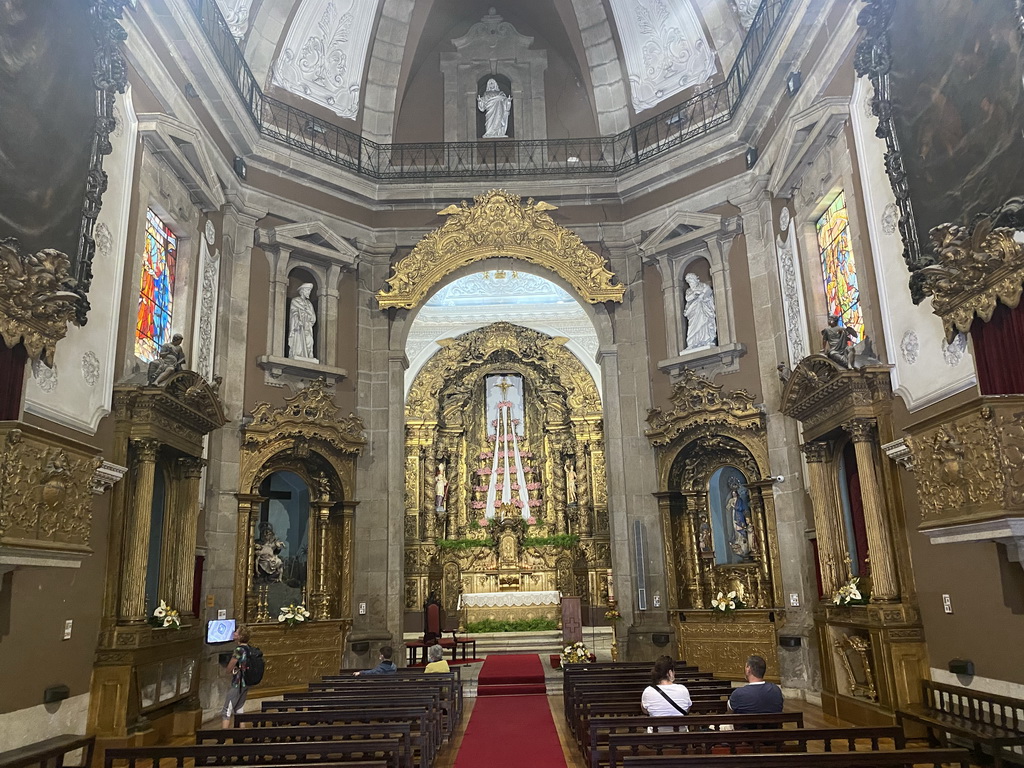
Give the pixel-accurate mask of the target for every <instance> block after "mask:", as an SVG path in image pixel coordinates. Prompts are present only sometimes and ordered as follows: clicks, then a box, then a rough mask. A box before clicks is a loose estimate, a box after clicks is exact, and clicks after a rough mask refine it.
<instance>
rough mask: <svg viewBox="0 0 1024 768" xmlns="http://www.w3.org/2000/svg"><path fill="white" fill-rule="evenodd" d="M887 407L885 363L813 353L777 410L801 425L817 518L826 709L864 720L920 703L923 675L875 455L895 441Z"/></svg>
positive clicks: (886, 719)
mask: <svg viewBox="0 0 1024 768" xmlns="http://www.w3.org/2000/svg"><path fill="white" fill-rule="evenodd" d="M891 403H892V389H891V384H890V380H889V368H888V366H885V365H878V364H868V365H864V366H861V367H859V368H856V367H855V368H845V367H842V366H840V365H838V364H837V363H836V362H834V361H833V360H831V359H829V358H828V357H825V356H824V355H810V356H808V357H806V358H804V359H803V360H801V361H800V362H799V364H798V365H797V366H796V368H795V369H794V370H793V371H792V373H787V374H785V384H784V388H783V394H782V411H783V413H785V414H786V415H787V416H790V417H792V418H795V419H797V420H799V421H800V422H801V424H802V425H803V437H804V443H803V446H802V449H803V452H804V456H805V460H806V463H807V475H808V482H809V490H810V497H811V507H812V510H813V514H814V529H815V540H814V541H815V546H816V551H817V559H818V575H819V579H820V585H821V599H820V601H819V603H818V605H817V606H816V608H815V611H814V622H815V633H816V636H817V640H818V653H819V656H820V658H821V671H822V693H821V698H822V706H823V708H824V709H825V711H826V712H827V713H828V714H830V715H833V716H835V717H839V718H842V719H844V720H848V721H850V722H854V723H859V724H865V725H867V724H882V723H886V724H888V723H892V722H894V720H895V714H894V713H895V711H896V709H897V708H899V707H900V706H903V705H905V704H909V703H913V702H916V701H919V700H920V681H921V679H922V678H923V677H927V674H928V663H927V655H926V648H925V644H924V632H923V628H922V625H921V618H920V612H919V611H918V608H917V600H916V596H915V593H914V585H913V581H912V579H911V577H910V573H911V569H910V551H909V545H908V543H907V533H906V529H905V524H904V519H905V516H904V513H903V508H902V503H901V498H902V495H901V493H900V488H899V479H898V477H897V475H896V467H895V465H894V464H892V462H889V461H885V460H883V455H882V452H881V446H882V445H883V444H886V443H889V442H891V441H892V440H893V439H894V438H893V427H892V417H891V412H890V409H891ZM851 467H855V468H856V481H855V482H854V481H852V479H851V478H852V474H851V471H850V468H851ZM854 496H855V497H856V498H857V499H859V502H857V503H854V502H852V501H851V499H852V498H853V497H854ZM852 506H856V507H858V509H859V511H858V512H857V519H858V520H859V521H860V522H856V521H855V522H854V523H853V524H851V514H850V510H851V507H852ZM853 528H860V529H862V531H863V533H862V536H860V537H859V538H860V540H858V536H857V535H855V533H856V532H855V531H853V530H852V529H853ZM865 548H866V551H863V552H862V551H860V550H861V549H865ZM854 577H856V578H857V579H858V582H857V585H858V587H859V593H860V594H861V596H862V599H861V600H854V601H853V602H851V603H843V601H842V598H841V596H839V590H840V588H841V587H843V586H844V585H845V584H848V583H849V582H850V580H851V579H852V578H854Z"/></svg>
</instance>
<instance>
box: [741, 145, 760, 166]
mask: <svg viewBox="0 0 1024 768" xmlns="http://www.w3.org/2000/svg"><path fill="white" fill-rule="evenodd" d="M744 157H745V158H746V160H747V170H748V171H749V170H750V169H752V168H753V167H754V164H755V163H757V147H747V154H746V155H744Z"/></svg>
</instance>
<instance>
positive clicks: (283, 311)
mask: <svg viewBox="0 0 1024 768" xmlns="http://www.w3.org/2000/svg"><path fill="white" fill-rule="evenodd" d="M291 253H292V252H291V250H290V249H288V248H285V247H283V246H277V247H276V248H275V249H274V250H268V251H267V257H268V258H269V259H270V295H271V296H273V304H272V305H271V307H270V319H269V322H270V327H269V328H268V329H267V338H268V339H269V340H270V353H271V354H272V355H278V356H280V357H284V356H285V355H286V354H287V353H288V350H287V349H286V344H285V341H286V339H287V335H288V260H289V258H290V257H291ZM320 327H321V328H326V327H327V326H326V325H321V326H320ZM321 335H323V334H321ZM317 351H320V350H317ZM320 354H323V352H320Z"/></svg>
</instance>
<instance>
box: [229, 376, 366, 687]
mask: <svg viewBox="0 0 1024 768" xmlns="http://www.w3.org/2000/svg"><path fill="white" fill-rule="evenodd" d="M365 444H366V438H365V435H364V427H363V423H362V421H360V419H359V418H357V417H356V416H347V417H342V416H339V413H338V408H337V407H336V406H335V405H334V402H333V399H332V392H331V390H330V389H329V388H328V387H327V385H326V383H325V382H324V381H323V380H322V379H320V380H317V381H314V382H312V383H310V384H309V386H307V387H306V388H305V389H303V390H301V391H300V392H299V393H298V394H296V395H295V396H294V397H291V398H288V399H286V401H285V404H284V405H283V406H282V407H280V408H274V407H272V406H271V405H269V404H268V403H258V404H257V405H256V406H255V407H254V408H253V410H252V421H251V422H250V423H249V424H247V425H246V427H245V429H244V431H243V433H242V451H241V460H240V465H239V493H238V534H237V552H236V556H235V589H234V595H235V615H236V616H239V617H244V620H245V621H246V622H247V623H248V624H249V626H250V628H251V630H252V638H253V643H254V644H256V645H258V646H259V647H260V648H261V649H262V650H263V653H264V656H265V658H266V667H267V671H266V676H265V677H264V680H263V683H262V684H261V690H263V691H265V692H267V693H274V692H275V691H280V690H283V689H287V688H291V687H294V686H296V685H301V684H304V683H307V682H308V681H310V680H314V679H316V678H318V677H320V676H322V675H325V674H331V673H336V672H337V670H338V669H339V667H340V666H341V655H342V651H343V649H344V646H345V638H346V636H347V634H348V631H349V629H350V628H351V626H352V564H353V562H354V550H353V546H354V541H353V522H354V519H353V516H354V513H355V508H356V504H357V502H356V501H355V500H354V494H355V480H356V458H357V456H358V455H359V454H360V453H361V451H362V450H363V447H364V446H365ZM279 479H282V480H283V482H282V483H281V484H277V483H276V481H277V480H279ZM288 488H291V491H288V490H283V489H288ZM282 499H289V501H288V502H287V503H284V502H283V501H282ZM289 504H290V506H289ZM282 523H283V524H284V525H288V526H289V527H291V528H296V529H301V530H302V531H303V532H304V533H303V535H302V537H301V539H297V538H293V537H292V536H291V535H290V534H289V533H288V532H286V531H285V529H284V528H283V526H282ZM290 542H291V545H290V546H289V543H290ZM299 603H302V604H304V605H305V606H306V608H307V609H308V610H309V611H310V613H311V616H310V619H309V620H308V621H306V622H303V623H301V624H299V625H297V626H295V627H289V626H288V625H287V624H285V623H282V622H279V621H278V616H279V612H280V608H281V607H283V605H285V604H299Z"/></svg>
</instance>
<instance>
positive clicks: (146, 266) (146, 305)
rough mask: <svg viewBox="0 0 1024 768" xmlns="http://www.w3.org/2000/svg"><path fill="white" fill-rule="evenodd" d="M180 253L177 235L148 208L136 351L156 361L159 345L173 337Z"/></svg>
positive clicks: (141, 355)
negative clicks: (172, 318) (178, 256)
mask: <svg viewBox="0 0 1024 768" xmlns="http://www.w3.org/2000/svg"><path fill="white" fill-rule="evenodd" d="M177 255H178V238H177V237H175V236H174V233H173V232H171V230H170V228H168V226H167V225H166V224H164V223H163V221H161V220H160V217H159V216H157V215H156V214H155V213H154V212H153V211H152V210H151V209H150V210H147V211H146V246H145V251H144V253H143V254H142V280H141V283H140V285H139V316H138V319H137V320H136V322H135V354H136V355H137V356H138V357H141V358H142V359H143V360H155V359H156V358H157V355H158V354H159V352H160V346H161V345H162V344H166V343H167V342H168V341H170V340H171V309H172V308H173V307H172V305H173V303H174V268H175V262H176V260H177Z"/></svg>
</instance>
